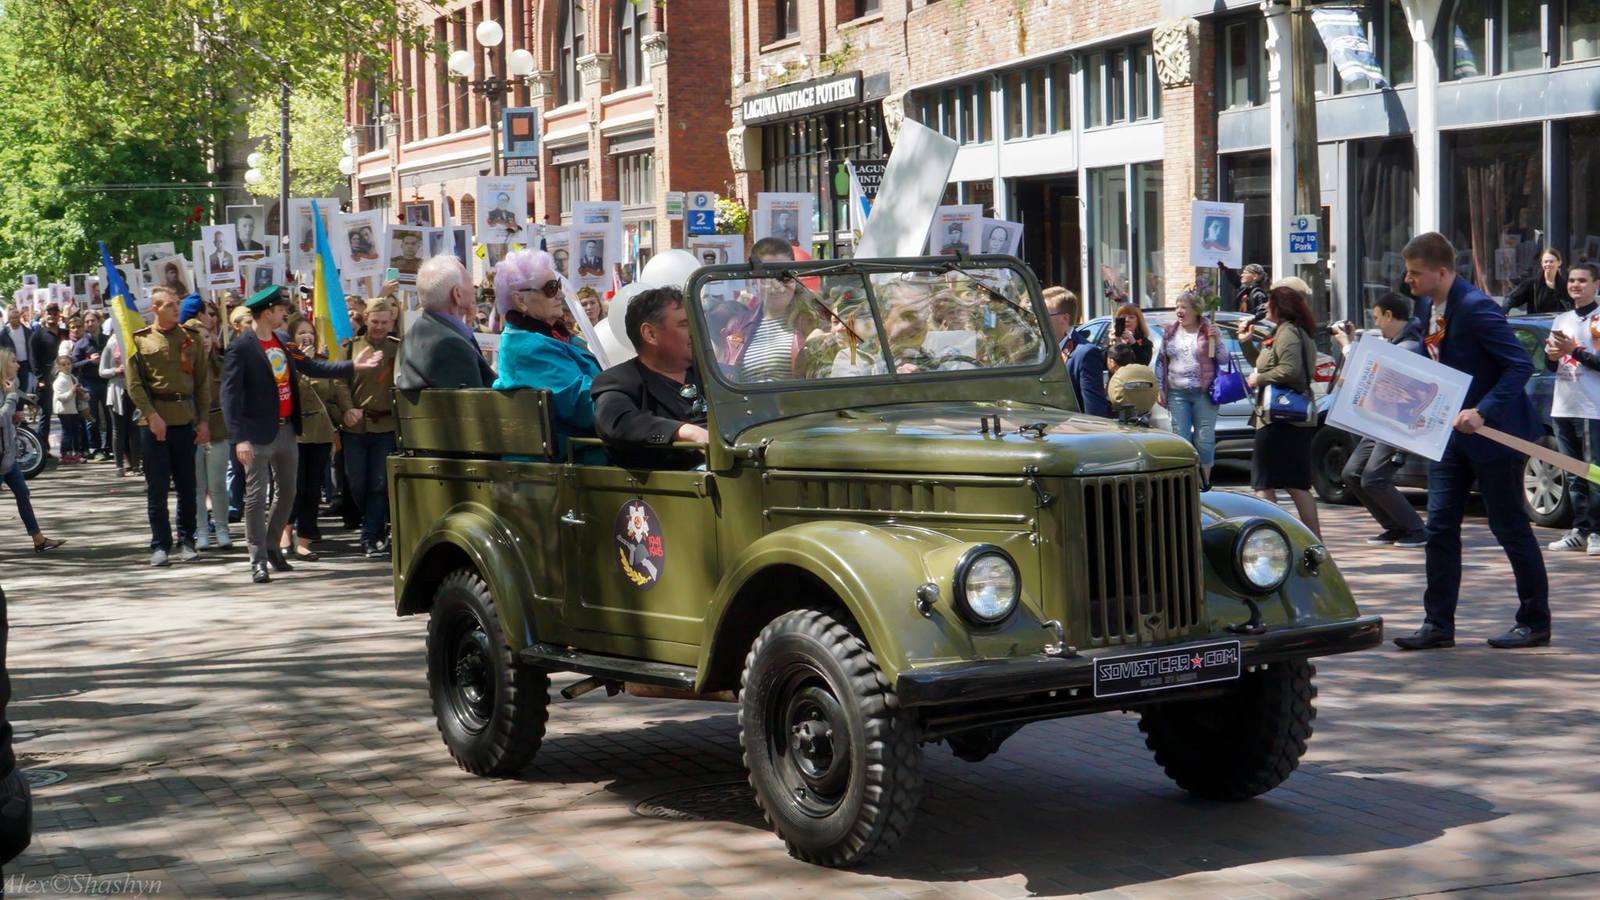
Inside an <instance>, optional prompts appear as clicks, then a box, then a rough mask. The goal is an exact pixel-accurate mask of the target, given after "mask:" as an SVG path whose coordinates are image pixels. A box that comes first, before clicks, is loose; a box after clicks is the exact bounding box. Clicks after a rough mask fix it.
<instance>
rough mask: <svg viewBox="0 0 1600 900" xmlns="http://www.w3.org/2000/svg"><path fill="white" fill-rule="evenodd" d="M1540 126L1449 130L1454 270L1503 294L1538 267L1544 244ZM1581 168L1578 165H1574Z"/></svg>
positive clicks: (1447, 169) (1488, 290) (1487, 289)
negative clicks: (1453, 131)
mask: <svg viewBox="0 0 1600 900" xmlns="http://www.w3.org/2000/svg"><path fill="white" fill-rule="evenodd" d="M1542 132H1543V126H1542V125H1539V124H1532V125H1512V126H1507V127H1503V128H1485V129H1480V130H1476V131H1462V132H1456V133H1452V134H1450V135H1448V137H1447V141H1448V144H1447V146H1448V149H1449V164H1448V165H1447V166H1445V168H1444V171H1445V173H1447V174H1446V175H1445V177H1446V178H1447V179H1448V181H1447V183H1446V186H1445V196H1446V197H1447V198H1448V200H1449V202H1450V204H1451V206H1452V209H1451V210H1450V214H1449V216H1448V218H1447V221H1448V222H1449V223H1450V231H1449V237H1450V240H1451V241H1453V242H1454V243H1455V245H1456V274H1458V275H1460V276H1461V277H1462V278H1464V279H1467V280H1468V281H1471V282H1472V283H1473V284H1476V285H1477V286H1478V287H1480V288H1482V289H1483V290H1484V291H1485V292H1486V293H1489V294H1493V295H1494V296H1497V297H1504V296H1505V295H1506V294H1508V293H1510V291H1511V288H1513V287H1514V286H1516V284H1517V282H1519V281H1521V280H1522V279H1524V278H1526V277H1528V276H1529V275H1530V274H1532V273H1533V272H1534V271H1535V270H1536V269H1537V268H1538V265H1539V251H1540V248H1541V247H1542V246H1543V243H1544V238H1545V234H1544V186H1543V185H1544V165H1543V159H1544V150H1543V146H1544V145H1543V138H1542ZM1574 171H1577V170H1574Z"/></svg>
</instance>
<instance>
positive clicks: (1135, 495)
mask: <svg viewBox="0 0 1600 900" xmlns="http://www.w3.org/2000/svg"><path fill="white" fill-rule="evenodd" d="M1196 478H1197V475H1196V472H1195V470H1193V469H1182V470H1178V471H1174V472H1157V473H1154V474H1148V475H1116V476H1106V477H1101V478H1084V479H1080V481H1081V482H1082V485H1083V534H1084V538H1085V541H1084V543H1083V547H1084V553H1085V556H1084V566H1085V572H1086V573H1087V578H1086V581H1087V596H1088V601H1087V607H1086V609H1085V613H1086V615H1087V619H1088V623H1087V624H1088V629H1087V631H1088V635H1089V638H1090V640H1091V642H1092V643H1094V644H1095V645H1103V644H1125V643H1133V642H1145V641H1160V640H1163V639H1165V638H1168V637H1176V636H1179V635H1181V634H1182V633H1184V632H1185V631H1187V630H1188V629H1191V628H1193V627H1194V626H1196V625H1197V624H1199V619H1200V615H1201V604H1200V597H1201V593H1202V591H1203V587H1202V581H1201V575H1200V499H1199V493H1198V491H1197V483H1196Z"/></svg>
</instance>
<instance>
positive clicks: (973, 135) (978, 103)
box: [961, 78, 992, 144]
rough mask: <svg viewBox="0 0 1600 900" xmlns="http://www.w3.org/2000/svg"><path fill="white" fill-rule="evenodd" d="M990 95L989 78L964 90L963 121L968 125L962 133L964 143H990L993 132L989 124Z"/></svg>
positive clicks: (976, 82)
mask: <svg viewBox="0 0 1600 900" xmlns="http://www.w3.org/2000/svg"><path fill="white" fill-rule="evenodd" d="M989 93H990V88H989V80H988V79H987V78H985V79H984V80H982V81H975V82H973V83H972V84H969V85H967V86H966V88H965V89H964V90H963V92H962V97H963V98H964V100H963V103H964V108H963V110H962V120H963V121H964V122H965V123H966V125H965V126H963V128H962V131H961V142H962V143H964V144H983V143H987V142H988V141H989V138H990V136H991V132H992V130H991V128H990V122H989V115H990V113H989Z"/></svg>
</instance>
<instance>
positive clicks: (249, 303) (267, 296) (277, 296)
mask: <svg viewBox="0 0 1600 900" xmlns="http://www.w3.org/2000/svg"><path fill="white" fill-rule="evenodd" d="M273 304H282V305H284V306H288V305H289V301H287V300H285V299H284V298H283V288H282V287H281V286H279V285H273V286H272V287H268V288H262V289H261V290H259V291H257V292H256V293H255V295H254V296H252V297H251V298H250V299H249V300H246V301H245V302H244V308H245V309H248V310H250V311H251V312H261V311H262V310H265V309H266V308H267V307H269V306H272V305H273Z"/></svg>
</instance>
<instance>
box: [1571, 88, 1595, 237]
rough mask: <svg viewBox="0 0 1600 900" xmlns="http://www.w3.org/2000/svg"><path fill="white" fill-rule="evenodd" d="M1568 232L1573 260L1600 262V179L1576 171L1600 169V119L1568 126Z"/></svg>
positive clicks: (1575, 122)
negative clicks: (1584, 175)
mask: <svg viewBox="0 0 1600 900" xmlns="http://www.w3.org/2000/svg"><path fill="white" fill-rule="evenodd" d="M1567 163H1568V164H1567V171H1569V172H1572V173H1575V175H1574V177H1571V178H1568V179H1567V222H1568V229H1567V233H1568V234H1570V235H1571V236H1572V237H1571V244H1572V253H1571V254H1570V255H1569V256H1568V257H1567V258H1568V259H1570V260H1579V259H1587V260H1589V261H1590V262H1600V179H1596V178H1589V177H1577V176H1576V173H1580V172H1581V173H1588V172H1595V171H1600V168H1596V167H1600V119H1596V118H1593V117H1589V118H1584V119H1578V120H1576V121H1574V122H1572V123H1571V124H1570V125H1568V126H1567Z"/></svg>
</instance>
